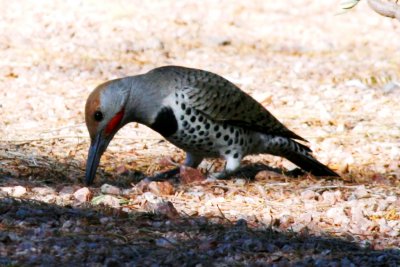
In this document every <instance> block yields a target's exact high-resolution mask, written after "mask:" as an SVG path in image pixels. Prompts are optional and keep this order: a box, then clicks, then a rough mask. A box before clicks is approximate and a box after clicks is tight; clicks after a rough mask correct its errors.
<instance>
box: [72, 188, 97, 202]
mask: <svg viewBox="0 0 400 267" xmlns="http://www.w3.org/2000/svg"><path fill="white" fill-rule="evenodd" d="M92 196H93V194H92V192H91V191H90V190H89V188H87V187H82V188H80V189H78V190H76V191H75V193H74V198H75V199H76V200H78V202H81V203H83V202H86V201H90V199H91V198H92Z"/></svg>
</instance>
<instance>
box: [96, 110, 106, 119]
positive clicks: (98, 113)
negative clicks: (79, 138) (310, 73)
mask: <svg viewBox="0 0 400 267" xmlns="http://www.w3.org/2000/svg"><path fill="white" fill-rule="evenodd" d="M103 118H104V116H103V113H102V112H101V111H96V112H95V113H94V119H95V120H96V121H101V120H103Z"/></svg>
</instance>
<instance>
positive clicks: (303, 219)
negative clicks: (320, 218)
mask: <svg viewBox="0 0 400 267" xmlns="http://www.w3.org/2000/svg"><path fill="white" fill-rule="evenodd" d="M312 219H313V216H312V213H311V212H306V213H302V214H300V215H299V216H298V219H296V222H298V223H304V224H308V223H310V222H311V221H312Z"/></svg>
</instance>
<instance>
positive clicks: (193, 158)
mask: <svg viewBox="0 0 400 267" xmlns="http://www.w3.org/2000/svg"><path fill="white" fill-rule="evenodd" d="M202 160H203V157H201V156H198V155H193V154H191V153H186V159H185V161H184V162H183V165H184V166H187V167H191V168H196V167H197V166H199V164H200V163H201V161H202ZM179 172H180V167H176V168H173V169H171V170H168V171H165V172H162V173H159V174H156V175H154V176H152V177H148V178H147V179H149V180H150V181H165V180H168V179H170V178H172V177H174V176H176V175H177V174H178V173H179Z"/></svg>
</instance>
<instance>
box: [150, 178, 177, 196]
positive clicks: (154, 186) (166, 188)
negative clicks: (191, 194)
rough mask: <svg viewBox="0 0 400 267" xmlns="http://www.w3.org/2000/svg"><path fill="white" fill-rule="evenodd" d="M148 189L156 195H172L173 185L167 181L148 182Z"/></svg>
mask: <svg viewBox="0 0 400 267" xmlns="http://www.w3.org/2000/svg"><path fill="white" fill-rule="evenodd" d="M148 189H149V190H150V192H152V193H154V194H156V195H172V194H173V193H174V187H173V186H172V184H171V183H170V182H168V181H164V182H150V183H149V184H148Z"/></svg>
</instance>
